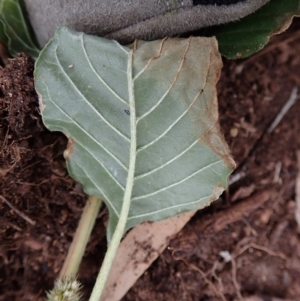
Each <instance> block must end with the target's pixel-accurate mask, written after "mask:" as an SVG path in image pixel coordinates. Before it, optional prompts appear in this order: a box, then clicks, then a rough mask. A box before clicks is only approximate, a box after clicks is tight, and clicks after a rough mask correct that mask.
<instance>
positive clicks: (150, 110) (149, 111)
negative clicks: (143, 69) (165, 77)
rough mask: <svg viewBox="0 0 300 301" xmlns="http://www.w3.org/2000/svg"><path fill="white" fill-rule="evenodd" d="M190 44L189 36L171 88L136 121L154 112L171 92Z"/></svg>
mask: <svg viewBox="0 0 300 301" xmlns="http://www.w3.org/2000/svg"><path fill="white" fill-rule="evenodd" d="M190 44H191V38H189V40H188V43H187V47H186V49H185V50H184V53H183V55H182V58H181V61H180V64H179V67H178V70H177V72H176V75H175V76H174V79H173V81H172V83H171V85H170V86H169V88H168V89H167V91H166V92H165V93H164V94H163V96H162V97H161V98H160V99H159V100H158V102H157V103H156V104H155V105H154V106H153V107H152V108H150V109H149V110H148V111H147V112H145V113H144V114H143V115H141V116H140V117H139V118H137V121H136V122H137V123H138V122H139V121H141V120H142V119H143V118H145V117H146V116H147V115H149V114H150V113H151V112H153V111H154V110H155V109H156V108H157V107H158V106H159V105H160V104H161V103H162V102H163V100H164V99H165V98H166V96H167V95H168V94H169V92H170V91H171V89H172V88H173V86H174V85H175V83H176V82H177V79H178V77H179V74H180V72H181V70H182V67H183V63H184V60H185V56H186V54H187V52H188V49H189V47H190Z"/></svg>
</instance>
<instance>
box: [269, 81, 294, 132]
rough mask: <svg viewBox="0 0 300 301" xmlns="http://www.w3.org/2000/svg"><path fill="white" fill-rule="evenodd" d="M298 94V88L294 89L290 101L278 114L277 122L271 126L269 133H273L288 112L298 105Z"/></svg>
mask: <svg viewBox="0 0 300 301" xmlns="http://www.w3.org/2000/svg"><path fill="white" fill-rule="evenodd" d="M297 93H298V88H296V87H295V88H293V89H292V92H291V95H290V98H289V99H288V101H287V102H286V103H285V104H284V106H283V107H282V109H281V110H280V111H279V113H278V114H277V116H276V118H275V120H274V121H273V122H272V124H271V125H270V127H269V128H268V131H267V132H268V133H269V134H270V133H272V132H273V130H274V129H275V128H276V127H277V125H278V124H279V122H280V121H281V120H282V118H283V117H284V115H285V114H286V113H287V112H288V110H289V109H290V108H291V107H292V106H293V105H294V104H295V103H296V100H297V97H298V95H297Z"/></svg>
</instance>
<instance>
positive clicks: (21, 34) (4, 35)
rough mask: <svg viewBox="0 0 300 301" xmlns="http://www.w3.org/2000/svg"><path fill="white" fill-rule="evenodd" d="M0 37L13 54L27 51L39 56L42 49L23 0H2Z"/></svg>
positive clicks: (0, 7) (35, 56)
mask: <svg viewBox="0 0 300 301" xmlns="http://www.w3.org/2000/svg"><path fill="white" fill-rule="evenodd" d="M0 39H1V41H2V42H3V43H4V44H5V45H6V46H7V48H8V51H9V52H10V54H11V55H13V56H15V55H17V53H18V52H25V53H26V54H28V55H30V56H32V57H33V58H37V57H38V55H39V52H40V49H39V48H38V46H37V43H36V41H35V39H34V35H33V32H32V30H31V27H30V25H29V22H28V21H27V18H26V16H25V7H24V6H23V1H22V0H1V2H0Z"/></svg>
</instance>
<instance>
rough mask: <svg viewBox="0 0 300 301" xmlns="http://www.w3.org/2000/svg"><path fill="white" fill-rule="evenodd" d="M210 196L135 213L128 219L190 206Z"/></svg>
mask: <svg viewBox="0 0 300 301" xmlns="http://www.w3.org/2000/svg"><path fill="white" fill-rule="evenodd" d="M209 197H210V196H209V195H207V196H205V197H202V198H201V199H198V200H196V201H192V202H189V203H184V204H178V205H174V206H170V207H166V208H163V209H159V210H155V211H152V212H147V213H145V214H139V215H133V216H131V217H129V218H128V221H129V220H133V219H136V218H141V217H145V216H149V215H152V214H157V213H161V212H164V211H168V210H172V209H175V208H179V207H186V206H189V205H193V204H197V203H199V202H201V201H203V200H205V199H207V198H209Z"/></svg>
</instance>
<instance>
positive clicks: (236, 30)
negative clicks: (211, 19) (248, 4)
mask: <svg viewBox="0 0 300 301" xmlns="http://www.w3.org/2000/svg"><path fill="white" fill-rule="evenodd" d="M296 15H300V0H271V1H270V2H269V3H268V4H266V5H265V6H263V7H262V8H261V9H259V10H258V11H257V12H255V13H254V14H251V15H249V16H247V17H246V18H243V19H242V20H240V21H238V22H232V23H228V24H226V25H221V26H216V27H211V28H208V29H206V30H204V31H203V32H202V33H203V34H204V35H205V36H216V38H217V40H218V43H219V47H220V52H221V54H222V55H223V56H225V57H227V58H230V59H237V58H245V57H248V56H250V55H251V54H253V53H255V52H257V51H259V50H260V49H262V48H263V47H264V46H265V45H266V44H267V43H268V41H269V39H270V36H272V35H273V34H276V33H280V32H282V31H283V30H285V29H286V28H287V27H288V26H289V24H290V22H291V21H292V18H293V16H296Z"/></svg>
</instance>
